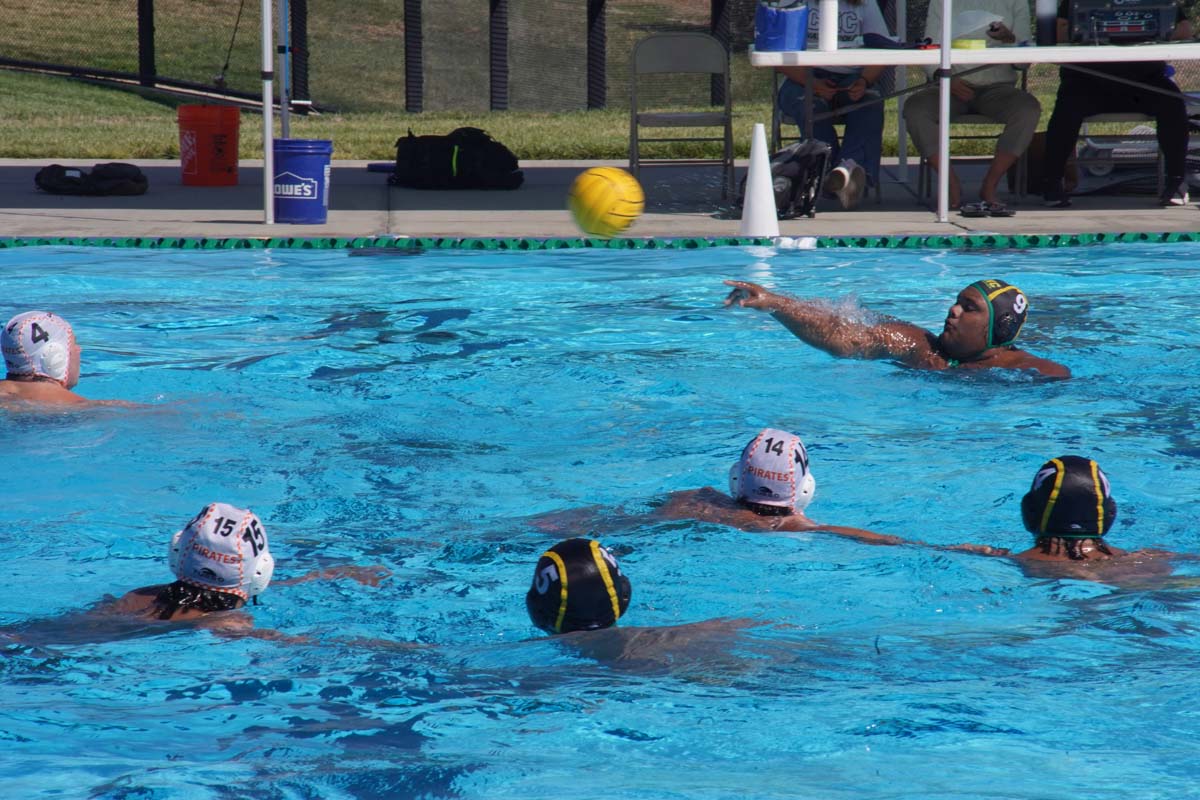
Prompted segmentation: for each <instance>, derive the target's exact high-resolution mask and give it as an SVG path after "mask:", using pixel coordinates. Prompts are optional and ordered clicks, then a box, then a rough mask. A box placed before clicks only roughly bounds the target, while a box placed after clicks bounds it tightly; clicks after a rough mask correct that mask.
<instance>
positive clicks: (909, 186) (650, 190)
mask: <svg viewBox="0 0 1200 800" xmlns="http://www.w3.org/2000/svg"><path fill="white" fill-rule="evenodd" d="M49 163H51V161H50V160H45V161H25V160H14V159H8V160H0V235H3V236H14V237H113V236H116V237H181V236H182V237H268V236H301V237H359V236H404V235H409V236H442V237H545V236H555V237H557V236H579V235H580V232H579V230H578V229H577V228H576V227H575V225H574V222H573V221H572V219H571V216H570V214H569V213H568V212H567V211H566V209H565V203H566V194H567V189H568V187H569V186H570V184H571V181H572V180H573V179H574V178H575V176H576V175H577V174H579V172H580V171H581V170H583V169H585V168H586V167H588V166H595V165H597V164H608V165H614V166H622V165H623V164H624V162H619V161H605V162H559V161H533V162H524V163H522V165H521V166H522V169H524V171H525V178H526V180H525V185H524V186H522V187H521V188H520V189H518V190H516V191H511V192H509V191H458V192H437V191H433V192H431V191H417V190H411V189H399V188H395V187H391V186H389V185H388V184H387V175H386V174H385V173H382V172H372V171H369V170H368V169H367V162H347V161H336V162H334V165H333V174H332V178H331V187H332V191H331V203H330V210H329V215H328V220H327V222H325V223H324V224H320V225H283V224H276V225H269V226H268V225H265V224H263V222H262V220H263V192H262V185H261V178H262V165H261V162H255V161H244V162H242V164H241V166H240V175H239V185H237V186H224V187H192V186H183V185H182V181H181V176H180V171H179V162H178V161H142V160H139V161H136V162H134V163H137V164H138V165H139V166H141V167H142V169H143V171H144V172H145V173H146V175H147V177H148V178H149V180H150V190H149V191H148V192H147V193H146V194H145V195H142V196H139V197H74V196H57V195H49V194H46V193H44V192H41V191H39V190H38V189H37V188H36V187H35V186H34V183H33V176H34V174H35V173H36V172H37V171H38V169H40V168H41V167H43V166H46V165H47V164H49ZM57 163H61V164H69V165H77V166H82V167H85V168H89V167H91V166H93V165H94V164H95V163H96V162H95V161H94V160H90V161H84V160H78V159H74V160H73V159H62V160H59V161H58V162H57ZM884 169H885V173H886V174H885V179H884V183H883V202H882V203H881V204H876V202H875V199H874V196H871V197H869V198H867V199H866V200H865V201H864V203H863V205H862V206H861V207H860V208H859V209H858V210H856V211H842V210H841V209H839V208H837V207H836V204H835V203H834V202H833V201H830V200H823V201H822V203H821V205H820V206H819V207H818V213H817V215H816V217H815V218H813V219H808V218H803V219H798V220H785V221H783V222H781V223H780V229H781V233H782V234H783V235H785V236H853V237H859V236H902V235H943V236H954V235H971V234H979V233H1001V234H1047V233H1126V232H1128V233H1138V232H1142V233H1160V232H1195V231H1200V210H1198V209H1197V206H1196V204H1195V203H1193V204H1191V205H1189V206H1187V207H1184V208H1170V209H1163V208H1159V207H1158V206H1157V205H1156V203H1155V198H1154V197H1152V196H1148V195H1108V196H1087V197H1080V198H1076V199H1075V202H1074V206H1073V207H1071V208H1068V209H1046V208H1043V207H1042V206H1041V203H1040V199H1041V198H1040V197H1036V196H1027V197H1025V198H1010V205H1011V206H1012V207H1013V208H1014V209H1015V210H1016V211H1017V213H1016V215H1015V216H1013V217H1009V218H990V217H989V218H982V219H968V218H964V217H961V216H959V215H958V214H956V213H951V217H950V221H949V222H946V223H939V222H938V221H937V219H936V215H935V214H934V212H933V211H932V210H931V209H930V208H929V207H928V206H927V205H925V204H924V203H920V202H918V200H917V196H916V192H915V191H914V188H913V187H914V186H915V183H916V169H915V166H911V165H910V167H909V170H908V173H909V174H908V180H907V181H901V180H899V172H900V168H899V167H898V165H896V164H895V162H894V160H893V161H892V162H891V163H885V167H884ZM742 174H744V164H743V165H740V166H739V170H738V178H739V180H740V178H741V175H742ZM962 174H963V177H964V182H965V184H966V186H967V190H968V192H970V191H972V190H973V188H974V182H976V181H977V177H976V174H981V168H978V167H975V166H972V165H968V166H966V167H964V168H963V172H962ZM642 178H643V180H642V182H643V186H644V188H645V190H646V211H645V213H644V214H643V215H642V217H641V218H639V219H638V221H637V222H636V223H635V224H634V225H633V227H632V228H631V229H630V230H629V235H630V236H637V237H692V236H697V237H730V236H737V235H738V232H739V218H738V216H737V214H736V211H735V210H734V209H733V208H732V204H731V203H729V202H725V203H722V202H721V198H720V182H719V172H718V171H717V170H713V169H708V168H687V167H665V168H657V169H649V170H644V171H643V173H642Z"/></svg>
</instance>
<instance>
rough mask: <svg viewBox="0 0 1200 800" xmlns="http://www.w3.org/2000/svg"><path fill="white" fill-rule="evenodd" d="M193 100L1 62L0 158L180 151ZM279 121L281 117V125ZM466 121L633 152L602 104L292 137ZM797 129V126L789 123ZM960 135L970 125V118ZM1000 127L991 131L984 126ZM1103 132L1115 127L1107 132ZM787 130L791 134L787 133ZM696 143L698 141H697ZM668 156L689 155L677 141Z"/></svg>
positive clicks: (245, 130) (317, 123)
mask: <svg viewBox="0 0 1200 800" xmlns="http://www.w3.org/2000/svg"><path fill="white" fill-rule="evenodd" d="M1042 83H1043V84H1045V85H1046V87H1047V90H1046V91H1041V90H1039V89H1038V84H1035V83H1032V82H1031V85H1032V86H1034V87H1035V91H1037V93H1038V94H1039V96H1040V98H1041V100H1042V106H1043V120H1042V122H1043V127H1044V125H1045V121H1046V119H1047V118H1048V116H1049V112H1050V109H1051V107H1052V105H1053V99H1054V98H1053V91H1054V89H1055V88H1056V87H1055V84H1054V83H1053V82H1047V81H1042ZM185 102H193V101H189V100H181V99H179V98H175V97H170V96H168V95H164V94H160V93H150V94H145V93H142V92H140V91H137V90H133V89H125V88H114V87H112V86H102V85H99V84H94V83H88V82H83V81H79V80H74V79H70V78H63V77H55V76H46V75H35V74H30V73H24V72H15V71H10V70H0V108H3V109H4V114H3V115H2V116H0V157H4V158H34V159H54V158H84V159H106V160H113V159H131V158H178V157H179V136H178V125H177V123H176V112H175V109H176V107H177V106H178V105H180V104H182V103H185ZM734 113H735V123H734V133H735V137H736V140H737V141H736V149H737V153H738V155H739V157H746V156H748V155H749V152H750V136H751V132H752V130H753V126H754V123H755V122H763V123H769V121H770V106H769V103H768V102H766V101H765V100H764V101H755V102H738V103H736V104H735V106H734ZM895 119H896V108H895V101H891V102H889V104H888V116H887V120H888V122H887V125H886V126H885V130H884V142H883V151H884V154H885V155H895V154H896V126H895ZM277 124H278V123H277ZM463 125H470V126H474V127H479V128H484V129H486V130H487V131H489V132H490V133H491V134H492V135H493V136H494V137H495V138H496V139H498V140H499V141H501V142H504V143H505V144H506V145H508V147H509V148H510V149H512V150H513V152H515V153H516V154H517V156H518V157H520V158H523V159H621V158H626V157H627V156H628V150H627V148H628V142H629V112H628V110H627V109H626V108H625V107H623V106H622V107H619V108H609V109H605V110H599V111H568V112H558V113H553V112H529V111H504V112H482V113H450V112H426V113H422V114H407V113H405V112H403V111H394V110H389V111H378V112H346V113H337V114H315V115H311V116H307V117H300V116H295V115H293V116H292V117H291V135H292V136H293V137H294V138H309V139H330V140H332V141H333V143H334V157H335V158H339V159H368V160H388V159H391V158H394V157H395V149H394V148H395V142H396V139H397V137H399V136H401V135H404V134H405V133H407V131H408V130H409V129H410V128H411V129H412V130H413V132H414V133H417V134H428V133H446V132H448V131H450V130H452V129H454V128H456V127H459V126H463ZM792 130H793V131H794V128H793V129H792ZM954 130H955V133H960V132H969V131H970V128H969V126H959V127H956V128H955V129H954ZM984 130H994V129H984ZM1104 132H1113V133H1115V132H1118V131H1116V130H1113V131H1104ZM785 133H786V132H785ZM693 147H694V146H693ZM991 147H992V145H991V143H990V142H988V141H964V142H956V143H955V153H956V154H965V155H980V154H986V153H988V152H990V150H991ZM261 148H262V135H261V117H260V116H259V115H258V114H257V113H256V112H252V111H244V112H243V114H242V126H241V137H240V149H241V156H242V157H243V158H254V157H257V156H260V155H261V152H262V150H261ZM666 154H667V155H671V156H680V155H685V154H691V153H689V152H688V151H686V150H685V149H684V148H682V147H672V149H670V150H669V151H668V152H667V153H666Z"/></svg>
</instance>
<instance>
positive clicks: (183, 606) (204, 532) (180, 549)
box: [112, 503, 275, 620]
mask: <svg viewBox="0 0 1200 800" xmlns="http://www.w3.org/2000/svg"><path fill="white" fill-rule="evenodd" d="M168 555H169V563H170V567H171V572H173V573H174V574H175V578H176V580H175V582H174V583H168V584H160V585H157V586H146V587H143V588H141V589H135V590H133V591H132V592H129V593H128V594H126V595H125V596H124V597H122V598H121V599H120V600H118V601H117V603H116V604H115V605H114V607H113V608H112V611H114V612H116V613H122V614H133V615H138V616H145V617H151V618H153V619H160V620H187V619H195V618H197V617H202V616H204V615H206V614H210V613H212V612H215V611H232V610H234V609H237V608H241V607H242V606H244V605H245V604H246V602H247V601H249V600H250V599H251V598H255V597H257V596H258V595H259V594H261V593H262V592H263V591H264V590H265V589H266V588H267V585H268V584H269V583H270V582H271V575H272V573H273V572H274V570H275V560H274V559H273V558H272V557H271V552H270V550H269V549H268V546H267V534H266V531H265V530H263V525H262V522H261V521H260V520H259V518H258V517H257V516H256V515H255V514H254V513H253V512H251V511H247V510H245V509H241V508H236V507H234V506H231V505H229V504H227V503H210V504H209V505H207V506H205V507H204V508H203V509H201V511H200V513H199V514H197V515H196V516H195V517H194V518H193V519H192V520H191V521H190V522H189V523H188V524H187V525H186V526H184V528H183V530H181V531H179V532H178V533H176V534H175V536H174V537H172V539H171V543H170V547H169V550H168Z"/></svg>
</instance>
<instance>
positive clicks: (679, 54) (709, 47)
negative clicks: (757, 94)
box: [629, 33, 733, 199]
mask: <svg viewBox="0 0 1200 800" xmlns="http://www.w3.org/2000/svg"><path fill="white" fill-rule="evenodd" d="M654 74H657V75H663V74H708V75H716V76H719V77H720V79H721V80H722V81H723V82H724V85H725V91H724V95H725V105H724V107H723V108H721V107H714V108H715V109H716V110H713V111H664V110H654V111H642V110H641V109H640V108H639V106H638V83H639V78H641V77H642V76H645V75H654ZM732 94H733V93H732V91H731V88H730V80H729V52H728V51H727V50H726V49H725V45H723V44H721V41H720V40H719V39H717V38H716V37H714V36H710V35H708V34H707V33H658V34H654V35H652V36H648V37H646V38H645V39H642V40H641V41H640V42H638V43H637V45H635V46H634V48H633V63H632V66H631V69H630V71H629V171H630V172H632V173H633V175H634V177H638V173H639V170H640V169H641V168H642V167H651V166H669V165H670V166H673V165H684V164H710V165H719V166H721V167H722V169H723V170H724V179H723V181H722V183H721V198H722V199H726V198H728V197H729V196H730V195H732V193H733V100H732ZM642 128H710V129H716V128H720V129H721V135H719V136H717V135H714V134H713V133H712V132H711V131H710V135H707V136H705V135H683V134H662V135H656V136H654V137H653V138H650V137H646V136H643V135H642V132H641V129H642ZM701 133H703V132H701ZM665 142H720V143H721V144H722V153H721V157H720V158H648V157H646V156H643V155H642V145H644V144H661V143H665Z"/></svg>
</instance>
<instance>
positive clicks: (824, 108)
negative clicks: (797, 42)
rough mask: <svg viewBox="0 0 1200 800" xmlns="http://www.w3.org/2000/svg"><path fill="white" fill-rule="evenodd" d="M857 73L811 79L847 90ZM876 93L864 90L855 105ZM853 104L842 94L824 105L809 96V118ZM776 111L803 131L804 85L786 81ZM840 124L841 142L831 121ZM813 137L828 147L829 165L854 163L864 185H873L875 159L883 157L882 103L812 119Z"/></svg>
mask: <svg viewBox="0 0 1200 800" xmlns="http://www.w3.org/2000/svg"><path fill="white" fill-rule="evenodd" d="M860 75H861V71H855V72H852V73H841V72H826V71H825V70H823V69H816V70H813V80H814V81H817V80H821V79H823V78H827V79H829V80H831V81H834V82H836V83H837V85H838V86H839V87H849V86H850V84H852V83H854V81H856V80H858V78H859V77H860ZM878 97H879V93H878V92H876V91H875V90H874V89H868V90H867V92H866V94H864V95H863V96H862V98H861V100H860V101H859V102H862V101H863V100H868V99H871V98H878ZM848 105H853V101H851V100H850V97H849V96H848V95H847V94H846V93H845V92H838V93H837V94H835V95H834V96H833V102H832V103H827V102H825V101H824V100H822V99H821V98H820V97H817V96H815V95H814V96H813V116H814V117H820V116H821V115H822V114H826V113H828V112H830V111H836V110H838V109H839V108H842V107H844V106H848ZM779 110H780V111H782V112H783V113H784V114H787V115H788V116H789V117H791V118H792V119H794V120H795V121H796V124H797V125H798V126H799V127H800V132H801V134H802V135H803V132H804V85H803V84H800V83H796V82H795V81H792V80H786V81H784V82H783V85H782V86H780V87H779ZM835 119H836V120H838V121H841V122H844V123H845V125H846V131H845V133H844V134H843V136H842V140H841V141H840V142H839V141H838V135H837V131H836V130H835V129H834V127H833V123H834V120H835ZM812 132H813V138H815V139H819V140H821V141H822V142H825V143H826V144H828V145H829V147H830V150H831V152H830V156H831V160H832V161H831V163H832V164H833V165H834V166H836V165H837V163H838V162H839V161H842V160H844V159H847V158H851V159H854V160H855V161H857V162H858V163H859V164H860V165H861V166H862V168H863V169H864V170H865V171H866V173H867V180H868V182H869V183H870V184H871V185H872V186H874V185H875V184H876V183H877V182H878V180H879V160H880V158H881V157H882V156H883V103H870V104H868V105H865V106H862V107H861V108H856V109H853V110H852V111H847V112H846V113H845V114H840V115H838V116H837V117H836V118H835V117H832V116H830V117H825V118H824V119H816V120H814V121H813V126H812Z"/></svg>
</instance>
